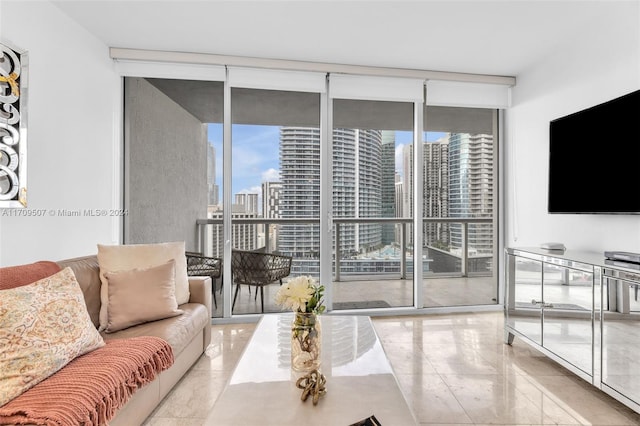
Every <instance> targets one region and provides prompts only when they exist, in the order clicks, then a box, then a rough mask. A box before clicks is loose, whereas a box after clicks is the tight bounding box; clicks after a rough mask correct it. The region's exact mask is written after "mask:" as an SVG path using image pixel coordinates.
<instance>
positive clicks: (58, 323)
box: [0, 268, 104, 406]
mask: <svg viewBox="0 0 640 426" xmlns="http://www.w3.org/2000/svg"><path fill="white" fill-rule="evenodd" d="M102 346H104V340H103V339H102V336H100V333H98V330H96V327H95V326H94V325H93V323H92V322H91V318H89V313H88V312H87V307H86V305H85V303H84V296H83V295H82V290H81V289H80V285H79V284H78V282H77V281H76V277H75V275H74V274H73V271H72V270H71V268H65V269H63V270H62V271H60V272H58V273H56V274H54V275H52V276H50V277H47V278H43V279H41V280H39V281H36V282H34V283H32V284H28V285H25V286H22V287H16V288H12V289H9V290H0V406H2V405H4V404H6V403H7V402H8V401H10V400H11V399H13V398H15V397H16V396H18V395H20V394H21V393H23V392H24V391H26V390H27V389H29V388H31V387H33V386H35V385H36V384H38V383H39V382H41V381H42V380H44V379H46V378H47V377H49V376H50V375H52V374H53V373H55V372H56V371H58V370H60V369H61V368H62V367H64V366H65V365H67V364H68V363H69V362H71V361H72V360H73V359H74V358H76V357H78V356H80V355H83V354H85V353H87V352H90V351H92V350H94V349H97V348H99V347H102Z"/></svg>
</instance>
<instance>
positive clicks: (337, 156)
mask: <svg viewBox="0 0 640 426" xmlns="http://www.w3.org/2000/svg"><path fill="white" fill-rule="evenodd" d="M319 158H320V131H319V129H317V128H306V127H282V128H281V129H280V173H281V178H282V194H281V217H282V218H318V217H319V215H320V162H319ZM381 158H382V134H381V132H380V131H378V130H358V129H334V131H333V210H332V214H333V217H335V218H338V217H345V218H370V217H381V214H382V213H381V212H382V202H381V191H382V183H381V179H382V178H381V175H382V166H381ZM319 232H320V230H319V226H318V225H308V224H300V225H298V224H292V225H283V226H282V227H281V232H280V238H279V241H280V244H279V249H280V251H282V252H283V253H286V254H289V255H292V256H294V257H296V258H305V257H306V258H309V257H312V258H317V255H318V253H319V250H320V236H319ZM381 241H382V230H381V226H380V224H349V225H342V226H341V227H340V251H341V253H343V254H356V253H358V252H361V251H366V250H368V249H370V248H373V247H377V246H379V245H380V244H381Z"/></svg>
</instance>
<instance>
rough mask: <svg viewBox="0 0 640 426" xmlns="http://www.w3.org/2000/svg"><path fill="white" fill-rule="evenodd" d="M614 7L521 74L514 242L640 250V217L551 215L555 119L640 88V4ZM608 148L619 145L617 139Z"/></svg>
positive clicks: (510, 175) (511, 204)
mask: <svg viewBox="0 0 640 426" xmlns="http://www.w3.org/2000/svg"><path fill="white" fill-rule="evenodd" d="M610 12H611V13H610V15H607V16H604V15H603V16H600V17H599V19H598V21H597V22H593V26H592V27H591V28H590V29H589V30H588V32H587V33H586V34H574V35H573V36H572V37H570V38H569V39H567V40H566V42H563V44H562V45H560V46H559V48H558V50H557V51H556V52H554V53H553V54H552V55H549V56H548V57H547V58H546V59H545V60H544V61H542V62H541V63H538V64H535V65H534V66H532V67H531V68H530V69H529V70H527V72H525V73H523V74H521V75H519V76H517V77H518V79H517V85H516V87H515V88H514V91H513V103H512V105H513V107H512V108H511V109H510V110H509V111H508V116H507V138H508V140H507V144H506V145H507V148H506V152H505V155H506V159H507V171H506V174H507V176H506V179H507V181H506V188H505V193H506V201H507V202H506V209H507V211H506V224H505V225H506V230H507V232H506V234H507V235H506V241H505V244H506V245H507V246H518V247H527V246H538V245H539V244H540V243H542V242H545V241H559V242H563V243H564V244H565V245H566V246H567V248H568V249H575V250H588V251H595V252H602V251H604V250H625V251H633V252H639V253H640V216H637V215H636V216H633V215H626V216H620V215H615V216H614V215H549V214H547V212H546V209H547V198H546V197H547V172H548V164H547V163H548V148H549V136H548V132H549V121H550V120H552V119H555V118H558V117H561V116H564V115H567V114H570V113H573V112H576V111H579V110H581V109H584V108H587V107H590V106H593V105H596V104H599V103H601V102H605V101H608V100H610V99H613V98H616V97H618V96H620V95H623V94H626V93H629V92H631V91H634V90H637V89H639V88H640V3H638V2H618V3H616V6H615V7H612V8H611V11H610ZM635 113H636V114H637V111H636V112H635ZM636 119H637V117H636ZM633 137H636V138H637V137H638V135H633ZM638 143H640V139H639V140H638ZM603 146H608V147H610V148H611V149H615V141H608V140H603ZM632 185H633V186H632V187H631V188H630V190H631V192H630V196H636V197H638V196H640V189H638V187H637V185H638V182H633V183H632ZM593 191H594V196H597V194H598V191H600V189H598V188H594V189H593Z"/></svg>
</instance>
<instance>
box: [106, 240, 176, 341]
mask: <svg viewBox="0 0 640 426" xmlns="http://www.w3.org/2000/svg"><path fill="white" fill-rule="evenodd" d="M171 259H173V260H174V261H175V283H176V293H175V294H176V301H177V303H178V305H180V304H182V303H187V302H188V301H189V277H188V276H187V259H186V256H185V249H184V241H181V242H169V243H158V244H125V245H102V244H98V264H99V265H100V280H101V282H102V287H101V289H100V299H101V301H102V305H101V306H100V330H101V331H102V330H105V329H106V328H107V321H108V316H107V315H108V314H107V310H108V305H109V303H108V302H109V283H108V281H107V279H106V278H105V276H104V274H105V273H106V272H117V271H126V270H131V269H134V268H149V267H152V266H158V265H160V264H162V263H166V262H167V261H168V260H171Z"/></svg>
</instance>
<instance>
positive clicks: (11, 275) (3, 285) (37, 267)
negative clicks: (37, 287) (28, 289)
mask: <svg viewBox="0 0 640 426" xmlns="http://www.w3.org/2000/svg"><path fill="white" fill-rule="evenodd" d="M60 269H61V268H60V266H59V265H58V264H57V263H55V262H50V261H48V260H43V261H40V262H34V263H29V264H26V265H17V266H7V267H6V268H0V290H6V289H9V288H15V287H19V286H22V285H25V284H31V283H34V282H36V281H38V280H39V279H41V278H46V277H49V276H51V275H53V274H55V273H56V272H60Z"/></svg>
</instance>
